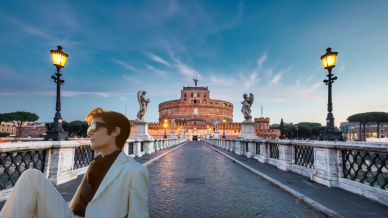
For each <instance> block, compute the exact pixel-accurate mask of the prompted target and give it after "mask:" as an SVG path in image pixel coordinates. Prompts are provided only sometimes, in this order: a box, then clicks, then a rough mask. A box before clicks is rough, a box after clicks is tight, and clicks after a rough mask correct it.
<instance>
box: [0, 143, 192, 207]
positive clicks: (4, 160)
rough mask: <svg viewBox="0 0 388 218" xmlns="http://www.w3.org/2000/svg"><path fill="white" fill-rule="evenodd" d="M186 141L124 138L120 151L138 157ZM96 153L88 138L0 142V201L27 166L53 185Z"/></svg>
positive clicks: (73, 175) (75, 173)
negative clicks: (37, 170)
mask: <svg viewBox="0 0 388 218" xmlns="http://www.w3.org/2000/svg"><path fill="white" fill-rule="evenodd" d="M184 141H186V140H185V139H147V140H145V139H127V141H126V143H125V145H124V147H123V151H124V152H125V153H126V154H128V155H130V156H132V157H141V156H143V155H145V154H151V153H153V152H155V151H158V150H161V149H166V148H169V147H171V146H174V145H177V144H179V143H182V142H184ZM96 155H97V154H96V153H95V152H94V151H93V150H91V149H90V141H89V140H76V141H32V142H15V143H4V144H0V201H4V200H5V199H6V196H7V195H8V194H9V192H10V191H11V189H12V187H13V186H14V184H15V182H16V181H17V179H18V178H19V176H20V175H21V174H22V173H23V172H24V171H25V170H26V169H28V168H35V169H39V170H41V171H42V172H43V173H44V174H45V175H46V177H47V178H48V179H49V180H50V181H51V182H52V183H53V184H54V185H59V184H62V183H65V182H68V181H70V180H73V179H76V178H77V176H78V175H80V174H83V173H85V171H86V170H87V167H88V165H89V163H90V162H91V161H92V160H93V158H94V157H95V156H96Z"/></svg>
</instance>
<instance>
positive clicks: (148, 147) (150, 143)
mask: <svg viewBox="0 0 388 218" xmlns="http://www.w3.org/2000/svg"><path fill="white" fill-rule="evenodd" d="M154 145H155V140H147V141H144V151H145V153H146V154H152V153H154V152H155V147H154Z"/></svg>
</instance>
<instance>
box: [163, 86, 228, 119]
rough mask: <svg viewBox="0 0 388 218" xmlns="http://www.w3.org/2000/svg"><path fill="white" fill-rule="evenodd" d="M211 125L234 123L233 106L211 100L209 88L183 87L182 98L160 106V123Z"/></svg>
mask: <svg viewBox="0 0 388 218" xmlns="http://www.w3.org/2000/svg"><path fill="white" fill-rule="evenodd" d="M163 119H169V120H171V119H175V121H176V122H177V123H181V122H185V123H194V122H195V123H197V124H211V123H213V122H214V120H220V121H221V122H222V120H223V119H225V121H226V122H228V123H231V122H233V104H232V103H230V102H227V101H223V100H216V99H211V98H210V91H209V89H208V87H197V86H195V87H190V86H188V87H183V89H182V90H181V98H180V99H177V100H171V101H165V102H162V103H160V104H159V122H161V121H162V120H163Z"/></svg>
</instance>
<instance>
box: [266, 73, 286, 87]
mask: <svg viewBox="0 0 388 218" xmlns="http://www.w3.org/2000/svg"><path fill="white" fill-rule="evenodd" d="M282 76H283V75H282V74H281V73H277V74H275V75H274V76H273V77H272V79H271V81H270V82H269V85H270V86H273V85H278V84H279V81H280V80H281V79H282Z"/></svg>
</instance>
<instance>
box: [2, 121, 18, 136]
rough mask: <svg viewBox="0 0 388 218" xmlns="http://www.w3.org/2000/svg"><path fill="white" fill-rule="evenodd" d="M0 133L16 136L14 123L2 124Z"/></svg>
mask: <svg viewBox="0 0 388 218" xmlns="http://www.w3.org/2000/svg"><path fill="white" fill-rule="evenodd" d="M0 133H6V134H9V135H16V127H15V126H14V125H13V123H12V122H2V123H1V124H0Z"/></svg>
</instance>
